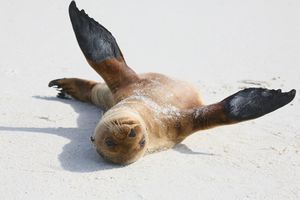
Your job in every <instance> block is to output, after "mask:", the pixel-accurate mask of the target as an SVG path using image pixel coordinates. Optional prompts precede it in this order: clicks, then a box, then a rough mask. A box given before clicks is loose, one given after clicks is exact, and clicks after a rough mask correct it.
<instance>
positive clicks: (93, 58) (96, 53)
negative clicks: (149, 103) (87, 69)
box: [69, 1, 138, 92]
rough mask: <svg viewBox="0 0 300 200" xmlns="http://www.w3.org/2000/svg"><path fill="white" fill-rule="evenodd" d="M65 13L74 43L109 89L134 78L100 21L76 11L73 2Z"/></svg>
mask: <svg viewBox="0 0 300 200" xmlns="http://www.w3.org/2000/svg"><path fill="white" fill-rule="evenodd" d="M69 15H70V19H71V22H72V26H73V30H74V32H75V35H76V39H77V41H78V44H79V46H80V48H81V50H82V52H83V54H84V56H85V57H86V59H87V61H88V63H89V64H90V65H91V66H92V67H93V69H94V70H95V71H96V72H97V73H98V74H99V75H100V76H101V77H102V78H103V79H104V81H105V82H106V84H107V86H108V87H109V88H110V90H111V91H112V92H115V91H116V90H117V89H118V88H120V87H121V86H126V85H127V84H130V83H132V82H135V81H137V80H138V76H137V74H136V73H135V72H134V71H133V70H132V69H130V68H129V67H128V66H127V64H126V62H125V60H124V57H123V55H122V52H121V50H120V48H119V46H118V44H117V42H116V40H115V38H114V37H113V35H112V34H111V33H110V32H109V31H108V30H107V29H106V28H105V27H104V26H102V25H101V24H99V23H98V22H96V21H95V20H94V19H93V18H90V17H89V16H88V15H87V14H86V13H85V12H84V10H81V11H79V10H78V8H77V7H76V4H75V2H74V1H72V2H71V4H70V6H69Z"/></svg>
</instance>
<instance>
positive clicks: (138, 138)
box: [91, 111, 148, 164]
mask: <svg viewBox="0 0 300 200" xmlns="http://www.w3.org/2000/svg"><path fill="white" fill-rule="evenodd" d="M91 140H92V142H93V144H94V145H95V147H96V150H97V152H98V153H99V154H100V155H101V156H102V157H103V158H104V159H105V160H107V161H110V162H112V163H116V164H130V163H133V162H135V161H136V160H138V159H139V158H140V157H142V156H143V155H144V153H145V151H146V146H147V140H148V138H147V134H146V128H145V124H144V122H143V120H142V119H141V117H140V116H139V115H138V114H136V113H133V112H129V111H127V112H122V111H120V112H110V111H108V112H107V113H105V115H103V117H102V120H101V121H100V122H99V123H98V125H97V127H96V129H95V133H94V136H93V137H92V138H91Z"/></svg>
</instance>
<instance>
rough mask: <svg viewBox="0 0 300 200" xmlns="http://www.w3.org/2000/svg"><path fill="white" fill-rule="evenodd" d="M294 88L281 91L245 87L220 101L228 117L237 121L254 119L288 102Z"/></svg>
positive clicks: (290, 99)
mask: <svg viewBox="0 0 300 200" xmlns="http://www.w3.org/2000/svg"><path fill="white" fill-rule="evenodd" d="M295 95H296V90H294V89H293V90H291V91H289V92H282V91H281V90H268V89H263V88H247V89H244V90H241V91H239V92H237V93H235V94H233V95H231V96H229V97H228V98H226V99H224V100H223V101H222V102H223V103H224V105H225V112H226V114H227V115H228V117H229V118H231V119H233V120H237V121H244V120H250V119H255V118H258V117H260V116H263V115H265V114H268V113H270V112H273V111H274V110H277V109H278V108H281V107H283V106H285V105H286V104H288V103H290V102H291V101H292V100H293V99H294V98H295Z"/></svg>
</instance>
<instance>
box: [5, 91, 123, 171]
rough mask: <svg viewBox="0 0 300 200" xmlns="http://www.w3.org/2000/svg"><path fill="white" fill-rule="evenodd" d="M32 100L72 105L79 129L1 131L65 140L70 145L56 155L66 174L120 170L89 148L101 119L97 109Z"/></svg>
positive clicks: (66, 100)
mask: <svg viewBox="0 0 300 200" xmlns="http://www.w3.org/2000/svg"><path fill="white" fill-rule="evenodd" d="M33 98H36V99H41V100H47V101H60V102H62V103H67V104H68V105H71V106H72V108H73V109H74V111H75V112H76V113H78V118H77V125H78V127H76V128H73V127H72V128H68V127H49V128H36V127H3V126H0V131H13V132H31V133H46V134H53V135H58V136H61V137H65V138H68V139H69V140H70V143H68V144H66V145H65V146H64V147H63V150H62V153H61V154H59V155H58V159H59V161H60V163H61V166H62V167H63V168H64V169H65V170H68V171H72V172H93V171H99V170H109V169H113V168H120V167H122V166H117V165H114V164H110V163H108V162H105V161H104V160H103V159H102V158H101V157H100V156H99V155H98V154H97V152H96V151H95V149H94V147H93V145H92V144H91V141H90V136H91V135H92V134H93V132H94V129H95V127H96V124H97V122H98V121H99V119H100V118H101V117H102V111H101V110H100V109H99V108H97V107H95V106H93V105H91V104H88V103H82V102H78V101H75V100H72V99H71V100H70V99H69V100H68V99H59V98H56V97H41V96H34V97H33Z"/></svg>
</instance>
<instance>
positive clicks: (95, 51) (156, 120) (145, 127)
mask: <svg viewBox="0 0 300 200" xmlns="http://www.w3.org/2000/svg"><path fill="white" fill-rule="evenodd" d="M69 15H70V19H71V23H72V26H73V30H74V33H75V36H76V39H77V41H78V44H79V46H80V48H81V50H82V52H83V54H84V56H85V58H86V59H87V62H88V63H89V65H90V66H91V67H92V68H93V69H94V70H95V71H96V72H97V73H98V74H99V75H100V76H101V77H102V78H103V80H104V83H99V82H97V81H91V80H83V79H78V78H64V79H55V80H52V81H50V83H49V87H52V86H54V87H57V88H58V89H59V91H60V92H59V94H58V97H60V98H65V95H66V94H68V95H70V96H72V97H73V98H75V99H77V100H80V101H84V102H90V103H93V104H95V105H97V106H99V107H101V108H102V109H103V110H104V111H106V112H105V113H104V115H103V116H102V118H101V119H100V121H99V123H98V124H97V126H96V128H95V132H94V135H93V136H92V137H91V141H92V142H93V144H94V145H95V148H96V150H97V152H98V153H99V154H100V155H101V156H102V157H103V158H104V159H106V160H108V161H110V162H113V163H117V164H129V163H132V162H135V161H136V160H138V159H139V158H141V157H142V156H143V155H145V153H147V152H154V151H159V150H162V149H168V148H171V147H173V146H174V145H175V144H177V143H180V142H181V141H182V140H184V139H185V138H186V137H187V136H189V135H191V134H192V133H194V132H196V131H199V130H204V129H208V128H212V127H215V126H221V125H227V124H233V123H238V122H242V121H246V120H251V119H255V118H258V117H261V116H263V115H265V114H267V113H270V112H272V111H274V110H276V109H278V108H280V107H282V106H284V105H286V104H288V103H289V102H291V101H292V100H293V99H294V97H295V94H296V91H295V90H291V91H290V92H282V91H281V90H268V89H264V88H247V89H244V90H241V91H239V92H237V93H235V94H233V95H231V96H229V97H227V98H225V99H224V100H222V101H220V102H217V103H214V104H208V105H204V104H203V101H202V99H201V96H200V93H199V91H198V89H196V88H195V87H194V86H192V85H191V84H189V83H187V82H184V81H178V80H174V79H171V78H169V77H167V76H165V75H162V74H157V73H147V74H141V75H138V74H137V73H135V72H134V71H133V70H132V69H131V68H130V67H129V66H128V65H127V64H126V62H125V59H124V57H123V54H122V52H121V50H120V48H119V46H118V44H117V42H116V40H115V38H114V37H113V36H112V34H111V33H110V32H109V31H108V30H107V29H106V28H105V27H103V26H102V25H101V24H99V23H98V22H96V21H95V20H94V19H92V18H90V17H89V16H88V15H87V14H86V13H85V12H84V10H81V11H79V10H78V8H77V7H76V4H75V2H74V1H72V2H71V4H70V6H69Z"/></svg>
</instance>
